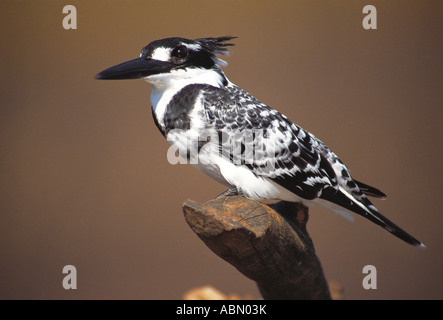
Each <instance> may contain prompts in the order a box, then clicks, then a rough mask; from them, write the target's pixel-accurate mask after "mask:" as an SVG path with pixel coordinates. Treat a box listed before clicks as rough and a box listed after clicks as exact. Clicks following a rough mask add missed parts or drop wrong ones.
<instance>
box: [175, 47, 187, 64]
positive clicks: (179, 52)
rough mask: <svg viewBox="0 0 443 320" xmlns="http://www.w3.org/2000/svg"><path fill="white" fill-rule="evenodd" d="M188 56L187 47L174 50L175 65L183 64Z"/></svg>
mask: <svg viewBox="0 0 443 320" xmlns="http://www.w3.org/2000/svg"><path fill="white" fill-rule="evenodd" d="M188 54H189V50H188V48H186V47H185V46H178V47H176V48H175V49H174V50H172V53H171V56H172V58H173V61H174V62H175V63H181V62H183V60H184V59H186V58H187V56H188Z"/></svg>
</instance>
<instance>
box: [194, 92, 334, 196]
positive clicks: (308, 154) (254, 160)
mask: <svg viewBox="0 0 443 320" xmlns="http://www.w3.org/2000/svg"><path fill="white" fill-rule="evenodd" d="M202 99H203V100H202V101H203V103H204V105H205V110H206V117H207V119H208V120H209V122H210V123H211V124H212V125H213V126H214V127H215V129H216V130H217V132H218V133H219V137H220V142H223V145H227V146H230V147H231V148H232V149H231V150H241V152H240V153H239V152H236V153H235V152H234V153H229V152H225V153H224V154H225V156H229V157H230V160H231V161H232V162H234V163H236V164H242V165H246V166H247V167H248V168H249V169H250V170H251V171H252V172H253V173H254V174H255V175H257V176H261V177H267V178H269V179H271V180H272V181H274V182H275V183H277V184H279V185H281V186H282V187H283V188H285V189H287V190H289V191H291V192H292V193H294V194H296V195H297V196H299V197H301V198H303V199H307V200H312V199H315V198H317V197H319V196H320V195H321V193H322V190H323V189H325V188H326V187H330V188H333V189H334V190H338V183H337V176H336V173H335V171H334V168H333V167H332V165H331V163H330V162H329V159H328V158H327V155H325V154H323V153H322V152H321V149H320V148H319V146H323V144H322V143H321V142H320V141H319V140H317V139H316V138H315V137H314V136H312V135H311V134H309V133H308V132H306V131H305V130H303V129H302V128H300V127H299V126H297V125H295V124H294V123H292V122H291V121H290V120H288V119H287V118H286V117H285V116H284V115H282V114H280V113H279V112H278V111H276V110H274V109H272V108H270V107H268V106H267V105H265V104H263V103H261V102H260V101H258V100H257V99H255V98H254V97H253V96H251V95H250V94H248V93H247V92H245V91H243V90H242V89H240V88H238V87H236V86H233V85H231V86H228V88H227V90H223V89H218V88H214V87H207V88H205V89H204V90H203V98H202ZM214 101H216V103H214ZM245 137H246V138H245ZM248 137H251V139H248ZM242 138H243V139H242ZM251 142H253V144H254V145H253V148H251V146H252V145H251ZM251 149H252V151H251ZM324 150H329V149H327V148H326V147H324Z"/></svg>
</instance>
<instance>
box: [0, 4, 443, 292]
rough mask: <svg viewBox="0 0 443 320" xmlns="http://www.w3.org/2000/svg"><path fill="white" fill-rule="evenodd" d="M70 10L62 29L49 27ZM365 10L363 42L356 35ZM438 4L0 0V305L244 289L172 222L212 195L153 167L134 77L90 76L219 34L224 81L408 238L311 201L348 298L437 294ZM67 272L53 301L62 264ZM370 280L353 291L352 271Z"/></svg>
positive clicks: (159, 148) (183, 169)
mask: <svg viewBox="0 0 443 320" xmlns="http://www.w3.org/2000/svg"><path fill="white" fill-rule="evenodd" d="M66 4H72V5H75V6H76V8H77V13H78V29H77V30H64V29H63V28H62V19H63V17H64V15H63V14H62V8H63V6H64V5H66ZM366 4H373V5H375V6H376V8H377V11H378V30H370V31H366V30H364V29H363V28H362V24H361V22H362V19H363V17H364V15H363V14H362V8H363V7H364V5H366ZM442 9H443V3H442V2H441V1H418V0H416V1H378V0H377V1H355V0H352V1H351V0H350V1H234V0H232V1H180V2H178V1H73V0H70V1H31V0H29V1H12V0H10V1H4V0H3V1H1V2H0V30H1V31H0V32H1V51H0V52H1V59H0V70H1V80H0V81H1V84H0V87H1V91H0V92H1V94H0V144H1V149H0V150H1V155H0V174H1V180H0V181H1V182H0V197H1V199H0V200H1V202H0V215H1V216H0V298H3V299H79V298H83V299H118V298H120V299H179V298H181V296H182V294H183V292H185V291H186V290H188V289H190V288H192V287H195V286H201V285H206V284H210V285H213V286H215V287H216V288H218V289H220V290H222V291H224V292H227V293H232V292H236V293H239V294H242V295H244V294H252V295H253V296H254V297H256V298H259V297H260V295H259V293H258V290H257V289H256V287H255V283H254V282H252V281H251V280H249V279H247V278H245V277H244V276H243V275H242V274H240V273H239V272H238V271H237V270H236V269H234V268H233V267H232V266H230V265H229V264H227V263H226V262H225V261H223V260H222V259H220V258H218V257H217V256H215V255H214V254H213V253H212V252H211V251H210V250H209V249H207V248H206V247H205V245H204V244H203V243H202V242H201V241H200V240H199V239H198V238H197V237H196V236H195V234H194V233H193V232H192V231H191V230H190V228H189V227H188V226H187V224H186V222H185V220H184V218H183V214H182V211H181V205H182V203H183V201H184V200H186V199H187V198H192V199H194V200H198V201H202V202H203V201H207V200H209V199H211V198H213V197H214V196H215V195H217V194H219V193H220V192H222V191H224V187H223V186H221V185H219V184H217V183H216V182H214V181H212V180H211V179H210V178H208V177H206V176H205V175H203V174H202V173H200V172H198V171H197V170H195V169H194V168H192V167H191V166H185V165H177V166H172V165H170V164H169V163H168V162H167V159H166V151H167V148H168V144H167V143H166V142H165V141H164V140H163V138H162V136H161V135H160V133H159V132H157V129H156V127H155V126H154V123H153V121H152V119H151V111H150V104H149V101H148V99H149V95H150V87H149V85H148V84H146V83H144V82H143V81H140V80H139V81H97V80H94V78H93V77H94V75H95V74H96V73H97V72H99V71H101V70H103V69H105V68H107V67H110V66H112V65H114V64H117V63H120V62H123V61H126V60H129V59H133V58H135V57H137V56H138V55H139V52H140V50H141V48H142V47H143V46H145V45H146V44H147V43H149V42H150V41H152V40H155V39H160V38H164V37H170V36H183V37H190V38H198V37H206V36H222V35H236V36H238V37H239V39H236V40H235V43H236V46H235V47H234V48H233V52H232V54H231V56H230V57H228V58H227V61H228V62H229V66H228V67H226V68H225V69H224V70H225V71H226V73H227V75H228V77H229V79H230V80H231V81H233V82H234V83H236V84H238V85H240V86H241V87H243V88H245V89H246V90H248V91H250V92H251V93H252V94H254V95H255V96H256V97H258V98H259V99H260V100H262V101H263V102H265V103H267V104H269V105H271V106H273V107H276V108H278V109H279V110H280V111H281V112H283V113H285V114H286V115H287V116H289V118H291V119H292V120H293V121H294V122H296V123H298V124H299V125H301V126H302V127H304V128H305V129H307V130H309V131H311V132H313V133H314V134H315V135H316V136H317V137H319V138H320V139H322V140H323V141H324V142H325V143H326V144H327V145H328V146H329V147H330V148H332V149H333V150H335V152H336V153H337V154H338V155H339V156H340V157H341V159H342V160H343V161H344V162H346V163H347V164H348V166H349V167H350V169H351V170H352V173H353V176H354V177H355V178H357V179H359V180H361V181H364V182H366V183H368V184H372V185H374V186H376V187H379V188H380V189H382V190H383V191H384V192H386V193H387V194H388V199H387V200H385V201H378V200H375V201H374V203H375V205H376V206H377V207H378V208H379V209H380V211H381V212H383V213H384V214H385V215H386V216H388V217H389V218H391V219H392V220H393V221H395V222H396V223H398V224H399V225H400V226H402V227H404V228H405V229H406V230H407V231H409V232H411V233H412V234H413V235H414V236H416V237H417V238H419V239H420V240H421V241H423V242H424V243H425V244H426V245H427V246H428V248H427V249H426V250H420V249H416V248H414V247H411V246H409V245H406V244H405V243H403V242H402V241H400V240H398V239H396V238H395V237H393V236H392V235H390V234H389V233H388V232H386V231H384V230H382V229H381V228H379V227H378V226H376V225H374V224H372V223H370V222H369V221H367V220H365V219H362V218H360V217H356V219H355V221H354V222H353V223H350V222H348V221H346V220H344V219H342V218H340V217H339V216H337V215H335V214H334V213H332V212H330V211H328V210H326V209H323V208H320V207H313V208H312V209H311V210H310V213H311V217H310V221H309V223H308V230H309V232H310V234H311V236H312V238H313V240H314V243H315V246H316V250H317V253H318V256H319V257H320V259H321V261H322V265H323V268H324V271H325V274H326V276H327V278H328V279H329V280H334V281H336V282H338V283H340V284H341V285H343V286H344V288H345V297H346V298H347V299H441V298H443V279H442V277H441V270H442V267H443V242H442V240H443V235H442V223H443V215H442V191H443V190H442V183H441V179H442V169H441V166H442V164H441V162H442V142H443V141H442V129H441V127H442V125H441V124H442V120H443V115H442V108H441V107H442V93H441V92H442V89H443V86H442V85H443V83H442V74H443V73H442V58H441V57H442V56H443V51H442V38H441V36H442V22H441V16H442V12H443V10H442ZM68 264H73V265H75V266H76V267H77V270H78V289H77V290H64V289H63V287H62V279H63V276H64V275H63V274H62V268H63V266H65V265H68ZM367 264H372V265H374V266H376V268H377V271H378V283H377V285H378V288H377V290H364V289H363V287H362V284H361V283H362V279H363V276H364V275H363V274H362V268H363V266H365V265H367Z"/></svg>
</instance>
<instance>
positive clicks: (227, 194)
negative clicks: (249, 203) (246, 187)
mask: <svg viewBox="0 0 443 320" xmlns="http://www.w3.org/2000/svg"><path fill="white" fill-rule="evenodd" d="M230 196H243V192H241V191H239V190H238V189H237V188H236V187H232V188H229V189H228V190H226V191H225V192H223V193H220V194H219V195H218V196H217V197H215V198H216V199H217V198H221V197H230Z"/></svg>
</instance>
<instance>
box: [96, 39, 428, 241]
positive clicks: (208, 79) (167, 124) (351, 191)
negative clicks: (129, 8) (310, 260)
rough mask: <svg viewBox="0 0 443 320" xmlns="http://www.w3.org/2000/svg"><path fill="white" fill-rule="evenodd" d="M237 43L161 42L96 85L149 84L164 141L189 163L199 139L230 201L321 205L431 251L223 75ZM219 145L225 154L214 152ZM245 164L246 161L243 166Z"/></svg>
mask: <svg viewBox="0 0 443 320" xmlns="http://www.w3.org/2000/svg"><path fill="white" fill-rule="evenodd" d="M234 38H235V37H218V38H200V39H195V40H191V39H185V38H179V37H174V38H166V39H162V40H156V41H153V42H151V43H150V44H148V45H147V46H145V47H144V48H143V49H142V51H141V54H140V57H139V58H137V59H133V60H130V61H127V62H124V63H121V64H119V65H116V66H114V67H111V68H109V69H106V70H104V71H102V72H100V73H99V74H97V75H96V79H143V80H145V81H146V82H148V83H149V84H150V85H151V86H152V93H151V104H152V114H153V117H154V121H155V124H156V125H157V127H158V128H159V130H160V131H161V133H162V134H163V136H164V137H165V138H166V139H167V140H168V141H169V142H170V143H171V144H176V145H178V146H179V147H178V148H185V149H186V153H185V154H186V155H187V156H188V159H190V158H192V155H191V156H190V155H189V154H190V153H191V152H190V147H189V146H190V144H189V143H188V142H189V140H198V143H197V146H196V151H197V157H195V156H194V162H193V164H194V166H195V167H197V168H198V169H200V170H202V171H203V172H204V173H206V174H207V175H209V176H210V177H212V178H214V179H215V180H217V181H219V182H221V183H223V184H225V185H227V186H228V187H230V189H229V190H228V191H227V192H226V194H243V195H245V196H246V197H248V198H251V199H256V200H264V199H273V200H284V201H291V202H301V203H302V204H304V205H306V206H309V205H310V204H312V203H316V204H319V205H322V206H325V207H328V208H330V209H332V210H334V211H335V212H337V213H339V214H341V215H343V216H345V217H349V211H351V212H355V213H357V214H359V215H361V216H363V217H365V218H367V219H369V220H370V221H372V222H374V223H376V224H378V225H379V226H381V227H383V228H384V229H386V230H387V231H389V232H390V233H392V234H394V235H395V236H397V237H398V238H400V239H402V240H404V241H406V242H407V243H409V244H412V245H414V246H417V247H425V246H424V245H423V244H422V243H421V242H420V241H418V240H416V239H415V238H414V237H412V236H411V235H409V234H408V233H407V232H405V231H404V230H402V229H401V228H400V227H398V226H397V225H395V224H394V223H393V222H391V221H390V220H388V219H387V218H385V217H384V216H383V215H381V214H380V213H379V211H378V210H377V209H376V208H375V207H374V206H373V205H372V203H371V202H370V201H369V200H368V198H367V197H366V195H368V196H372V197H376V198H385V197H386V196H385V194H384V193H383V192H381V191H380V190H378V189H376V188H374V187H371V186H369V185H367V184H364V183H362V182H359V181H357V180H355V179H353V178H351V175H350V173H349V170H348V168H347V167H346V166H345V164H344V163H343V162H342V161H341V160H340V159H339V158H338V157H337V156H336V155H335V154H334V153H333V152H332V151H331V150H330V149H329V148H328V147H326V145H325V144H324V143H323V142H321V141H320V140H319V139H317V138H316V137H315V136H314V135H313V134H311V133H309V132H307V131H306V130H304V129H302V128H300V127H299V126H297V125H296V124H294V123H293V122H291V121H290V120H289V119H288V118H287V117H286V116H284V115H282V114H281V113H279V112H278V111H276V110H275V109H272V108H270V107H269V106H267V105H265V104H263V103H262V102H260V101H259V100H257V99H256V98H254V97H253V96H252V95H251V94H249V93H248V92H246V91H244V90H243V89H241V88H240V87H238V86H236V85H235V84H233V83H232V82H230V81H229V80H228V78H227V77H226V75H225V74H224V73H223V71H222V70H221V68H220V66H225V65H226V62H225V61H223V60H221V59H219V58H217V56H218V55H227V54H228V53H229V50H228V48H227V47H228V46H232V45H233V44H231V43H229V42H227V41H230V40H232V39H234ZM207 132H211V134H209V135H208V134H207ZM214 133H215V136H214ZM239 133H240V135H239ZM241 133H244V134H245V135H247V136H248V137H249V140H248V139H245V138H243V139H242V138H241ZM246 133H248V134H246ZM203 135H205V137H204V138H202V136H203ZM208 136H209V138H208ZM220 144H223V145H224V147H223V148H224V149H223V150H225V149H226V145H227V146H228V150H229V147H232V148H231V149H230V150H231V152H222V151H223V150H222V149H220ZM214 145H217V146H216V149H217V148H218V149H217V150H219V151H220V152H210V151H209V150H212V149H211V148H210V146H212V147H214ZM251 145H253V146H254V148H250V146H251ZM233 149H236V150H237V151H238V152H237V154H236V155H235V154H234V152H232V150H233ZM181 151H183V150H181ZM180 154H182V153H180ZM239 157H240V158H242V157H243V158H242V159H243V161H235V160H238V158H239ZM195 159H197V161H195Z"/></svg>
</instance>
